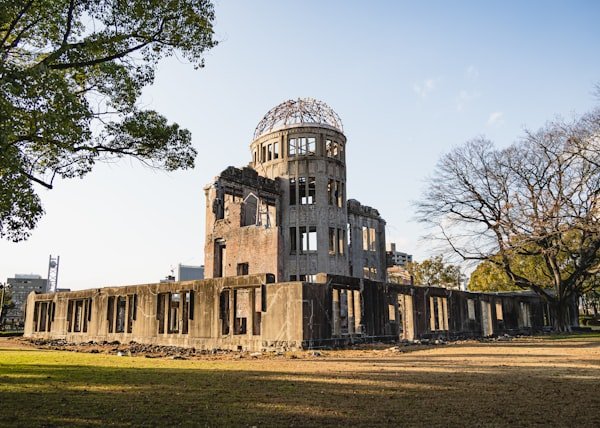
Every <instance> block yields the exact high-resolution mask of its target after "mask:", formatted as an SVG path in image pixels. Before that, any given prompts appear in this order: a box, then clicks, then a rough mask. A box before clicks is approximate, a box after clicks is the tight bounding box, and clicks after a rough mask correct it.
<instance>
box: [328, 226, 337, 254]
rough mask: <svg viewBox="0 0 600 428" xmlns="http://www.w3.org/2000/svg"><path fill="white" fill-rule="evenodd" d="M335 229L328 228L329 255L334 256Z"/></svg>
mask: <svg viewBox="0 0 600 428" xmlns="http://www.w3.org/2000/svg"><path fill="white" fill-rule="evenodd" d="M335 241H336V238H335V229H334V228H333V227H330V228H329V254H330V255H334V254H335Z"/></svg>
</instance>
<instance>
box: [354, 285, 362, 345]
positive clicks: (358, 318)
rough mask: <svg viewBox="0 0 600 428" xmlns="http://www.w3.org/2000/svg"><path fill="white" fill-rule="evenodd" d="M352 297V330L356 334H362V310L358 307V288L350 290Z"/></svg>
mask: <svg viewBox="0 0 600 428" xmlns="http://www.w3.org/2000/svg"><path fill="white" fill-rule="evenodd" d="M352 294H353V295H354V296H353V299H352V301H353V302H354V332H355V333H356V334H362V332H363V331H362V327H361V324H362V310H361V307H360V291H359V290H354V291H352Z"/></svg>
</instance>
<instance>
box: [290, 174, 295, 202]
mask: <svg viewBox="0 0 600 428" xmlns="http://www.w3.org/2000/svg"><path fill="white" fill-rule="evenodd" d="M290 205H296V179H295V178H290Z"/></svg>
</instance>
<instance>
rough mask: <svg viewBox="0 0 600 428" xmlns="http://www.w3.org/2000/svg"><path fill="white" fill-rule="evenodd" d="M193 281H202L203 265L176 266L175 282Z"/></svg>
mask: <svg viewBox="0 0 600 428" xmlns="http://www.w3.org/2000/svg"><path fill="white" fill-rule="evenodd" d="M195 279H204V265H202V266H189V265H182V264H181V263H180V264H179V265H178V266H177V281H192V280H195Z"/></svg>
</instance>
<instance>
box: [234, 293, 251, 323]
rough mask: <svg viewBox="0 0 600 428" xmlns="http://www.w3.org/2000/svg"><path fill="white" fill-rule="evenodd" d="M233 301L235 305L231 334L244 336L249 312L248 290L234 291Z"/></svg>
mask: <svg viewBox="0 0 600 428" xmlns="http://www.w3.org/2000/svg"><path fill="white" fill-rule="evenodd" d="M233 301H234V305H235V319H234V324H233V334H246V331H247V330H246V329H247V325H248V318H249V310H250V290H248V289H237V290H234V291H233Z"/></svg>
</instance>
